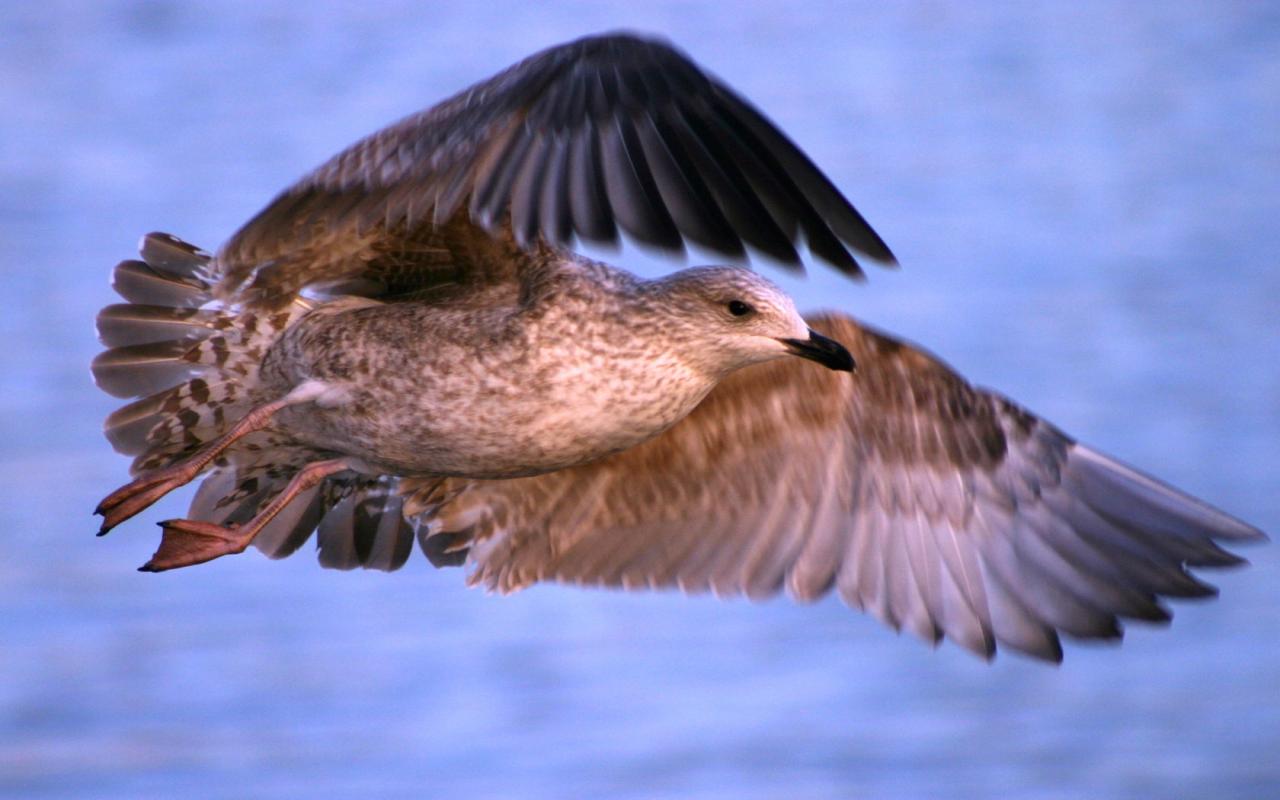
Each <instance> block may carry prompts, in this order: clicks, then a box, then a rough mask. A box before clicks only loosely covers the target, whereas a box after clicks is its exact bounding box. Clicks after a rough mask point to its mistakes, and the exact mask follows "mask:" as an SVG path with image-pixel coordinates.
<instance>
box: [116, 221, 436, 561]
mask: <svg viewBox="0 0 1280 800" xmlns="http://www.w3.org/2000/svg"><path fill="white" fill-rule="evenodd" d="M139 253H140V255H141V260H129V261H122V262H121V263H120V264H119V265H118V266H116V269H115V273H114V277H113V280H112V286H113V288H115V290H116V293H117V294H119V295H120V296H121V297H122V298H124V300H125V301H126V302H124V303H119V304H115V305H109V306H107V307H106V308H104V309H102V311H101V312H99V314H98V338H99V339H100V340H101V341H102V344H103V345H104V346H105V347H106V348H107V349H106V350H104V351H103V352H102V353H101V354H99V355H98V357H97V358H95V359H94V361H93V377H94V381H95V382H96V383H97V384H98V386H99V387H100V388H101V389H102V390H103V391H105V392H107V393H108V394H110V395H112V396H113V397H119V398H133V399H132V402H129V403H128V404H127V405H124V406H122V407H121V408H118V409H116V410H115V411H114V412H112V413H111V414H110V415H109V416H108V417H107V420H106V422H105V424H104V425H103V430H104V432H105V434H106V437H107V439H108V440H109V441H110V442H111V445H112V447H114V448H115V449H116V451H117V452H120V453H124V454H125V455H130V456H133V457H134V460H133V464H132V466H131V467H130V474H132V475H138V474H140V473H143V472H147V471H150V470H154V469H159V468H162V467H165V466H167V465H169V464H172V463H174V462H176V461H179V460H181V459H183V458H185V457H187V456H189V455H191V454H192V453H194V452H195V451H196V450H198V449H199V448H200V447H201V446H202V445H204V444H205V443H206V442H209V441H211V440H212V439H215V438H217V437H218V436H219V435H221V434H223V433H225V432H226V431H227V430H228V429H230V427H231V426H233V425H235V423H236V422H237V421H238V420H240V419H241V418H242V417H243V416H244V415H245V414H247V413H248V412H249V411H250V410H252V408H253V407H254V406H256V405H258V404H260V403H261V402H263V401H264V400H266V399H267V398H264V397H263V396H261V395H260V393H259V392H258V391H256V389H257V387H258V368H259V365H260V364H261V363H262V358H263V356H264V355H265V354H266V352H267V349H268V348H269V347H270V346H271V344H272V343H273V342H274V341H275V340H276V338H277V337H278V336H279V335H280V334H281V333H282V332H283V331H284V330H285V329H286V328H288V327H289V325H291V324H292V323H293V322H294V321H295V320H296V319H298V318H299V317H301V316H302V315H303V314H305V313H306V312H307V311H308V310H310V309H311V308H312V305H313V304H312V303H311V302H310V301H308V300H306V299H304V298H295V299H294V300H293V301H292V302H290V303H289V304H288V305H287V306H285V307H284V308H281V309H278V310H265V311H263V310H257V309H245V308H241V307H238V306H236V305H230V304H227V303H224V302H223V301H221V300H219V299H217V297H215V292H214V286H215V284H216V282H217V279H216V277H215V276H214V275H213V271H212V270H211V269H210V262H211V261H212V257H211V256H210V255H209V253H207V252H205V251H203V250H200V249H199V248H197V247H195V246H193V245H191V244H188V243H187V242H184V241H182V240H181V239H178V238H177V237H174V236H171V235H169V234H166V233H150V234H147V235H146V236H144V237H143V238H142V242H141V245H140V246H139ZM314 457H315V453H314V452H313V451H311V450H309V449H308V448H306V447H304V446H302V445H299V444H297V443H294V442H292V441H290V440H287V439H284V438H283V437H281V436H279V435H278V434H275V433H273V432H271V431H260V432H256V433H252V434H249V435H248V436H246V437H245V438H244V439H243V440H241V442H240V443H237V445H236V446H235V447H234V448H233V449H232V450H229V451H227V453H226V454H224V456H222V457H219V458H218V459H217V460H215V462H214V467H213V469H212V471H211V472H210V474H209V475H208V476H206V477H205V479H204V481H203V483H202V484H201V486H200V489H199V490H198V491H197V492H196V495H195V498H194V499H193V500H192V502H191V508H190V510H189V511H188V517H189V518H191V519H195V520H202V521H206V522H213V523H216V524H235V523H241V522H245V521H247V520H249V519H251V518H252V517H253V516H254V515H255V514H257V513H258V511H259V510H260V509H261V508H262V506H264V505H265V504H266V503H268V502H270V500H271V499H272V498H273V497H275V496H276V495H277V494H278V493H279V491H280V490H281V489H283V488H284V487H285V485H286V484H287V483H288V482H289V479H290V478H291V477H292V476H293V474H294V473H296V471H297V470H298V469H299V468H300V467H301V466H303V465H304V464H306V463H307V462H308V461H310V460H312V459H313V458H314ZM401 506H402V503H401V499H400V495H399V492H398V491H397V481H396V480H395V479H394V478H390V477H385V476H384V477H372V476H364V475H357V474H354V473H349V472H348V473H342V474H340V475H337V476H333V477H331V478H328V479H326V480H325V481H324V482H323V483H322V484H321V485H319V486H317V487H314V488H313V489H311V490H310V491H308V492H306V493H304V495H302V496H299V497H298V498H296V499H295V500H294V501H293V502H292V503H290V504H289V506H288V507H287V508H286V509H285V510H284V511H283V512H281V514H280V515H279V516H278V517H276V518H275V519H274V520H272V522H271V523H270V524H269V526H268V527H267V528H266V529H264V530H263V531H262V532H261V533H260V534H259V535H258V537H257V538H256V539H255V540H254V544H255V546H256V547H257V548H258V549H259V550H262V551H263V552H264V553H266V554H267V555H268V556H270V557H272V558H283V557H284V556H287V555H289V554H290V553H293V552H294V551H295V550H297V549H298V548H299V547H300V546H301V545H302V544H303V543H304V542H305V541H307V539H308V538H310V536H311V534H312V532H317V533H318V535H317V545H318V546H319V550H320V561H321V563H322V564H323V565H324V566H327V567H334V568H338V569H351V568H353V567H366V568H375V569H384V570H391V569H396V568H398V567H399V566H401V565H402V564H403V563H404V561H405V559H406V558H407V557H408V555H409V553H410V552H411V551H412V548H413V542H414V538H415V531H414V527H413V526H412V525H411V524H410V523H409V522H408V521H406V520H405V519H404V517H403V515H402V510H401Z"/></svg>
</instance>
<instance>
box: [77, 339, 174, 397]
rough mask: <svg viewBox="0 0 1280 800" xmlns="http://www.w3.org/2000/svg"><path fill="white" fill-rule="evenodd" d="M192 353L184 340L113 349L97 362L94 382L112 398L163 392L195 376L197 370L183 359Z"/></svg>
mask: <svg viewBox="0 0 1280 800" xmlns="http://www.w3.org/2000/svg"><path fill="white" fill-rule="evenodd" d="M190 350H191V343H190V342H188V341H185V340H182V339H179V340H175V341H170V342H152V343H150V344H131V345H125V346H123V347H113V348H111V349H110V350H105V351H103V352H102V353H99V354H98V357H97V358H95V359H94V360H93V379H94V381H95V382H97V384H98V388H100V389H102V391H104V392H106V393H107V394H109V395H111V396H112V397H140V396H145V395H151V394H155V393H156V392H162V391H164V390H166V389H169V388H171V387H173V386H174V385H175V384H178V383H181V382H182V381H184V380H186V379H187V378H190V377H191V376H192V374H193V373H194V370H195V367H194V365H192V364H191V363H190V362H189V361H186V360H185V359H184V358H183V357H184V356H185V355H186V354H187V353H188V351H190Z"/></svg>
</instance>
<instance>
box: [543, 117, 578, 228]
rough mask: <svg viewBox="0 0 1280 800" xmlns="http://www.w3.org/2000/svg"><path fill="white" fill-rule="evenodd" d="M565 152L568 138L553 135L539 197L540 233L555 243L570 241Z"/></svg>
mask: <svg viewBox="0 0 1280 800" xmlns="http://www.w3.org/2000/svg"><path fill="white" fill-rule="evenodd" d="M568 156H569V142H568V138H567V137H565V136H559V135H557V136H555V137H554V138H553V139H552V141H551V153H550V156H549V157H548V159H547V164H546V168H545V169H544V170H543V174H542V189H541V192H540V193H539V198H538V206H539V207H540V208H541V222H542V236H543V238H545V239H546V240H547V241H548V242H549V243H551V244H556V245H569V244H571V243H572V241H573V217H572V216H571V215H570V211H569V170H568Z"/></svg>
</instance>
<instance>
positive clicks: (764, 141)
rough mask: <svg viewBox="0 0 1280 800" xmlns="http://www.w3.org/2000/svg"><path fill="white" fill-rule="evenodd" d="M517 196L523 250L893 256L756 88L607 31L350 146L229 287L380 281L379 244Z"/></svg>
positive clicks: (235, 259)
mask: <svg viewBox="0 0 1280 800" xmlns="http://www.w3.org/2000/svg"><path fill="white" fill-rule="evenodd" d="M464 201H465V202H464ZM464 205H465V208H464ZM513 206H514V216H515V218H516V220H517V225H516V237H517V241H519V243H520V244H521V245H522V246H525V247H529V246H532V245H533V244H534V243H535V239H534V235H535V233H536V232H537V231H541V233H542V235H543V236H544V237H546V238H547V239H548V240H549V241H550V242H551V244H553V245H563V246H568V245H570V244H572V242H573V239H574V237H575V236H576V237H579V238H582V239H587V240H592V241H613V240H614V239H615V238H616V232H617V230H618V228H619V227H621V229H622V230H625V231H626V232H627V233H629V234H631V235H632V236H634V237H635V238H636V239H637V240H639V241H641V242H645V243H648V244H652V245H654V246H657V247H660V248H663V249H667V250H678V249H680V247H681V246H682V245H683V243H684V242H685V241H696V242H697V243H698V244H700V245H703V246H705V247H708V248H710V249H712V250H715V251H718V252H720V253H722V254H724V255H727V256H731V257H732V256H741V255H742V254H743V252H744V244H748V245H751V246H752V247H754V248H756V249H758V250H760V251H761V252H763V253H765V254H767V255H769V256H771V257H772V258H774V259H776V260H778V261H780V262H782V263H784V264H790V265H793V266H797V267H798V265H799V258H798V256H797V253H796V249H795V246H796V245H797V244H798V243H800V241H801V239H800V236H801V234H803V237H804V240H805V241H807V243H808V244H809V246H810V248H811V249H812V251H813V252H814V253H815V255H817V256H818V257H820V258H822V259H823V260H825V261H828V262H829V263H831V264H833V265H835V266H836V267H837V268H839V269H841V270H842V271H844V272H846V273H848V274H851V275H858V274H860V272H861V270H860V268H859V267H858V265H857V263H856V262H855V260H854V259H853V257H852V256H851V255H850V254H849V252H848V251H847V250H846V247H851V248H853V249H855V250H857V251H859V252H861V253H863V254H865V255H867V256H869V257H871V258H873V259H876V260H879V261H882V262H886V263H892V261H893V255H892V254H891V253H890V252H889V250H888V248H887V247H886V246H885V245H884V242H882V241H881V240H880V237H879V236H877V235H876V233H875V232H874V231H873V230H872V229H871V227H870V226H869V225H867V223H866V221H865V220H863V219H862V217H861V216H860V215H859V214H858V212H857V211H856V210H855V209H854V208H853V206H852V205H851V204H850V203H849V201H848V200H846V199H845V198H844V196H843V195H841V194H840V192H839V191H838V190H837V189H836V188H835V187H834V186H833V185H832V184H831V182H830V180H828V179H827V178H826V176H825V175H823V174H822V172H821V171H820V170H818V168H817V167H815V166H814V165H813V163H812V162H811V161H810V160H809V159H808V157H807V156H805V155H804V154H803V153H802V152H801V151H800V150H799V149H798V148H797V147H796V146H795V144H793V143H792V142H791V141H790V140H789V139H787V137H786V136H785V135H783V134H782V133H781V132H780V131H779V130H778V129H777V128H776V127H774V125H773V124H772V123H771V122H769V121H768V120H767V119H766V118H765V117H764V116H763V115H761V114H760V112H759V111H757V110H755V109H754V108H752V107H751V105H750V104H749V103H748V102H747V101H745V100H743V99H742V98H740V97H739V96H738V95H736V94H735V93H734V92H733V91H732V90H731V89H729V87H727V86H726V85H724V84H723V83H721V82H720V81H718V80H716V79H715V78H713V77H711V76H709V75H707V74H706V73H705V72H703V71H702V70H701V69H700V68H699V67H698V66H697V65H695V64H694V63H693V62H692V61H690V60H689V59H688V58H687V57H686V56H684V55H683V54H682V53H680V52H679V51H677V50H675V49H674V48H672V47H671V46H669V45H667V44H665V43H663V42H658V41H652V40H646V39H640V38H636V37H634V36H629V35H610V36H595V37H588V38H585V39H580V40H578V41H575V42H570V43H568V44H564V45H560V46H558V47H553V48H550V49H548V50H545V51H543V52H541V53H538V54H536V55H533V56H531V57H530V58H527V59H525V60H524V61H522V62H520V63H519V64H516V65H515V66H513V67H511V68H509V69H507V70H505V71H504V72H502V73H499V74H498V75H496V76H494V77H492V78H490V79H488V80H486V81H483V82H481V83H478V84H476V85H475V86H472V87H471V88H469V89H467V90H466V91H464V92H462V93H460V94H458V95H457V96H455V97H453V98H451V99H449V100H446V101H444V102H442V103H440V104H439V105H437V106H435V107H433V108H430V109H428V110H426V111H423V112H421V113H418V114H415V115H413V116H411V117H408V118H406V119H404V120H402V121H400V122H398V123H395V124H394V125H391V126H389V127H387V128H385V129H383V130H381V131H378V132H377V133H374V134H372V135H371V136H369V137H367V138H365V139H363V140H361V141H359V142H357V143H356V144H354V145H352V146H351V147H349V148H347V149H346V150H344V151H343V152H341V153H339V154H338V155H337V156H335V157H333V158H332V159H330V160H329V161H328V162H327V163H325V164H323V165H322V166H320V167H319V168H318V169H316V170H315V171H314V172H312V173H311V174H310V175H307V176H306V177H304V178H303V179H302V180H300V181H299V182H298V183H297V184H295V185H294V186H292V187H291V188H289V189H287V190H286V191H285V192H283V193H282V194H281V195H280V196H279V197H277V198H276V199H275V200H274V201H272V203H271V204H270V205H268V206H267V208H265V209H264V210H263V211H262V212H261V213H259V214H258V215H257V216H256V217H254V218H253V219H252V220H250V221H249V222H248V223H247V224H246V225H245V226H244V227H243V228H241V229H240V230H239V231H238V232H237V233H236V234H235V235H234V236H233V237H232V238H231V239H230V240H229V241H228V242H227V244H226V245H225V246H224V247H223V248H222V250H221V251H220V252H219V253H218V257H217V266H218V269H219V270H220V271H221V273H220V274H221V277H222V292H223V294H224V295H233V294H235V293H236V292H240V291H242V290H243V289H244V287H246V286H247V287H248V293H247V294H246V295H245V297H246V298H247V299H248V300H249V301H250V302H268V301H270V300H271V298H272V297H274V296H287V295H290V294H292V293H294V292H296V291H298V290H299V289H300V288H301V287H303V286H306V285H310V284H313V283H317V282H325V281H334V280H342V279H352V278H367V279H370V280H372V281H374V282H375V283H376V282H377V281H379V280H380V279H381V278H382V277H384V275H385V273H386V269H385V268H384V266H383V264H382V263H380V262H379V261H378V260H379V258H380V257H383V255H384V254H381V251H385V250H388V249H390V250H393V251H395V250H397V249H398V250H399V251H401V252H400V255H403V249H404V248H406V247H411V246H413V247H416V246H427V247H432V246H436V244H437V243H436V241H435V237H434V234H433V233H432V230H433V229H434V228H436V227H438V226H440V225H443V224H444V223H446V222H447V221H452V222H451V223H450V224H453V225H458V226H463V225H470V224H472V222H473V221H474V223H475V224H476V225H477V226H478V228H480V229H483V230H486V231H489V232H496V231H498V230H499V229H500V228H504V229H505V228H506V227H507V223H506V221H507V220H508V219H509V218H511V217H512V215H513ZM424 230H425V231H426V233H424ZM387 258H389V259H390V260H391V261H393V262H394V261H395V258H394V254H393V255H391V256H387V257H385V258H384V261H385V260H386V259H387ZM464 260H465V259H464ZM398 263H401V264H403V262H398ZM412 263H413V271H415V272H417V271H421V272H425V273H426V277H425V278H424V277H422V276H417V275H415V276H414V277H413V279H412V280H411V281H410V283H426V284H431V283H434V282H435V272H436V264H435V262H434V261H433V260H432V258H427V259H425V260H422V261H416V260H415V261H413V262H412ZM463 266H464V267H465V268H466V269H467V270H471V269H472V266H473V265H471V264H470V263H466V264H464V265H463ZM399 274H400V275H402V276H403V275H404V273H403V272H401V273H399ZM467 274H468V276H469V278H471V279H474V277H475V276H474V275H473V273H472V272H470V271H468V273H467ZM499 275H501V273H499ZM478 276H479V279H481V280H484V279H486V278H488V277H491V276H490V275H488V273H483V272H480V273H478Z"/></svg>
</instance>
